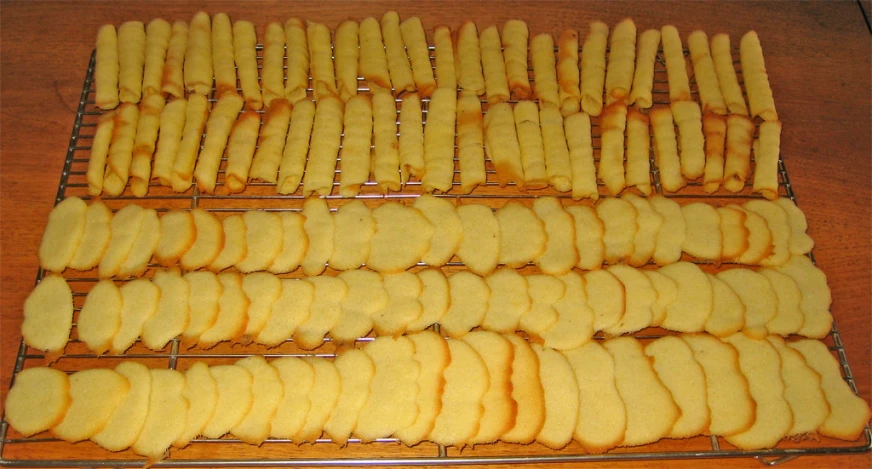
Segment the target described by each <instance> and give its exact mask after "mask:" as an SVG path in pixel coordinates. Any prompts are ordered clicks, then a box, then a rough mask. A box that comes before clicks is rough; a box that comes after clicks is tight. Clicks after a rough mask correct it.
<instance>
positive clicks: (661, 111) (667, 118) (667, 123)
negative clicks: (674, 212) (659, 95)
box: [648, 106, 687, 192]
mask: <svg viewBox="0 0 872 469" xmlns="http://www.w3.org/2000/svg"><path fill="white" fill-rule="evenodd" d="M648 118H649V119H650V120H651V131H652V133H653V134H654V163H655V164H656V165H657V169H658V170H659V171H660V185H661V186H663V189H664V190H665V191H667V192H675V191H677V190H679V189H681V188H682V187H684V186H686V185H687V182H686V181H685V180H684V177H682V176H681V162H680V161H679V159H678V146H677V143H676V142H675V125H674V123H673V121H672V110H670V109H669V108H668V107H666V106H655V107H653V108H652V109H651V112H650V113H648Z"/></svg>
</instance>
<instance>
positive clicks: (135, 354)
mask: <svg viewBox="0 0 872 469" xmlns="http://www.w3.org/2000/svg"><path fill="white" fill-rule="evenodd" d="M261 51H262V48H261V47H260V46H258V52H259V53H260V52H261ZM432 51H433V48H432V47H431V54H432ZM685 53H686V51H685ZM259 55H260V54H259ZM734 57H737V54H735V53H734ZM431 58H432V57H431ZM260 60H261V57H260V56H258V61H260ZM735 66H736V70H737V73H738V76H739V80H740V83H741V82H742V80H741V78H742V76H741V70H740V65H739V63H738V60H736V61H735ZM93 72H94V54H92V56H91V60H90V63H89V66H88V69H87V74H86V77H85V82H84V86H83V88H82V94H81V98H80V100H79V106H78V110H77V113H76V119H75V122H74V125H73V132H72V136H71V138H70V144H69V147H68V149H67V155H66V159H65V162H64V167H63V172H62V175H61V178H60V184H59V186H58V192H57V198H56V200H55V202H56V203H57V202H60V201H61V200H63V199H64V198H66V197H69V196H73V195H76V196H80V197H82V198H83V199H86V200H87V199H90V197H89V196H88V194H87V182H86V180H85V171H86V170H87V164H88V157H89V154H90V143H91V140H92V139H93V136H94V132H95V129H96V125H97V124H96V123H97V119H98V117H99V116H100V115H101V114H102V111H100V110H99V109H98V108H97V107H95V105H94V94H95V90H94V82H93ZM690 72H691V89H692V94H693V95H694V97H697V98H698V92H697V88H696V84H695V82H694V81H693V78H692V70H691V71H690ZM359 85H360V88H359V91H360V92H363V93H366V92H368V89H367V88H366V83H365V82H363V81H362V80H361V82H360V83H359ZM311 92H312V90H311V89H309V95H310V96H311ZM653 94H654V102H655V104H664V105H666V104H668V103H669V101H668V89H667V81H666V72H665V65H664V62H663V60H662V55H658V60H657V62H656V64H655V76H654V90H653ZM213 101H214V100H213ZM399 101H400V100H399V99H398V100H397V102H398V103H399ZM428 102H429V100H428V99H426V98H425V99H424V100H423V103H422V107H423V111H424V113H425V120H426V112H427V104H428ZM483 108H484V109H485V112H486V109H487V103H486V102H483ZM598 124H599V118H597V117H594V118H592V136H593V144H594V148H595V149H598V148H599V125H598ZM225 165H226V160H222V164H221V170H220V171H219V176H218V184H217V188H216V194H214V195H209V194H201V193H200V192H199V191H198V189H197V187H196V183H194V186H193V188H191V189H189V190H188V191H187V192H186V193H181V194H177V193H174V192H172V190H171V189H170V188H167V187H163V186H160V185H157V184H156V183H152V184H151V185H150V187H149V193H148V195H147V196H146V197H134V196H133V195H132V194H131V193H130V189H129V188H128V189H127V190H126V191H125V192H124V194H122V195H121V196H118V197H111V198H104V199H103V201H104V203H106V204H107V205H108V206H109V207H110V208H112V209H113V210H117V209H119V208H121V207H122V206H124V205H127V204H130V203H137V204H139V205H142V206H144V207H151V208H155V209H157V210H158V211H166V210H169V209H184V208H196V207H201V208H205V209H207V210H209V211H212V212H216V214H217V216H219V217H221V216H223V214H224V213H228V212H236V211H240V210H246V209H249V208H259V209H266V210H275V211H280V210H300V208H301V205H302V201H303V199H304V197H303V196H302V195H300V194H299V192H298V193H296V194H291V195H279V194H277V192H276V189H275V185H274V184H268V183H261V182H252V183H249V184H248V187H247V188H246V190H245V191H244V192H242V193H240V194H234V195H232V196H230V195H229V194H228V192H227V191H226V189H225V188H224V187H223V180H224V179H223V178H224V166H225ZM455 165H457V163H456V162H455ZM650 165H651V168H652V169H651V182H652V188H653V189H654V191H655V192H656V193H661V194H662V193H664V191H663V189H662V187H661V185H660V180H659V174H658V171H657V168H656V165H655V162H654V158H653V151H652V156H651V158H650ZM778 170H779V171H778V178H779V196H781V197H789V198H791V199H792V200H794V201H796V197H795V194H794V191H793V187H792V186H791V184H790V179H789V178H788V174H787V169H786V167H785V165H784V161H783V159H779V161H778ZM340 171H341V165H340V170H337V182H335V183H334V193H336V192H338V190H337V188H338V179H339V177H341V173H340ZM459 185H460V175H459V170H458V169H455V176H454V182H453V188H452V190H450V191H448V193H446V194H440V195H439V197H451V198H457V199H460V201H461V202H462V201H470V202H473V201H474V202H476V203H485V204H489V205H492V206H494V207H498V206H500V205H502V204H503V203H505V202H506V201H507V200H509V199H512V200H521V201H522V202H524V201H527V202H528V203H529V202H531V201H532V199H534V198H536V197H538V196H542V195H550V196H555V197H558V198H561V199H562V201H563V202H564V204H571V203H576V202H573V201H572V199H571V198H570V197H569V195H568V194H565V193H560V192H556V191H553V190H552V189H544V190H537V191H532V192H525V191H522V190H519V189H518V188H517V187H515V186H513V185H509V186H508V187H503V188H500V187H498V184H497V181H496V175H495V171H494V168H493V166H492V165H491V163H490V162H489V161H488V162H487V183H486V184H485V185H483V186H480V187H478V188H477V189H476V190H474V191H473V192H472V193H471V194H467V195H462V194H461V193H460V190H459ZM599 188H600V189H599V192H600V195H601V196H606V195H605V188H604V186H603V185H602V184H600V186H599ZM420 194H421V187H420V182H419V181H410V182H409V183H408V184H407V185H406V186H405V187H404V188H403V190H402V191H400V192H396V193H390V194H381V193H380V192H379V191H378V188H377V185H376V183H375V182H373V181H369V182H367V183H366V184H364V186H363V187H362V189H361V193H360V194H359V195H358V196H357V198H359V199H364V200H365V202H366V203H367V204H368V205H370V204H372V205H377V204H379V203H382V201H384V200H387V199H391V200H397V201H400V202H402V201H404V200H405V201H411V200H412V199H413V198H414V197H417V196H418V195H420ZM664 195H666V196H667V197H673V198H681V199H691V200H693V199H698V200H703V201H707V202H709V203H714V204H727V203H742V202H743V201H745V200H749V199H753V198H760V196H759V195H758V194H754V193H753V192H752V190H751V187H750V182H749V183H748V184H746V187H745V188H744V189H743V190H742V191H740V192H738V193H731V192H726V191H724V190H723V189H721V190H719V191H718V192H716V193H714V194H706V193H705V192H704V191H703V188H702V184H701V183H699V182H692V181H691V182H689V184H688V186H687V187H685V188H683V189H681V190H680V191H678V192H677V193H668V194H664ZM325 198H326V199H328V205H330V207H331V209H333V210H335V209H336V208H337V207H338V206H340V205H341V204H342V203H344V202H345V201H346V200H347V199H342V198H340V197H339V196H338V195H330V196H327V197H325ZM581 203H590V202H581ZM812 260H814V257H813V256H812ZM155 267H156V266H152V267H151V268H150V270H149V271H148V272H146V276H150V275H151V274H152V271H151V269H153V268H155ZM461 267H462V264H460V263H459V262H450V263H449V264H448V265H447V267H446V268H445V270H446V271H449V272H450V271H452V270H457V269H459V268H461ZM702 268H703V269H704V270H707V271H710V272H715V271H717V270H718V269H719V268H720V267H719V266H714V265H702ZM524 271H530V272H535V267H532V266H530V267H526V268H524V269H522V272H524ZM326 274H327V275H331V274H335V272H332V271H330V269H328V271H327V273H326ZM42 275H43V271H42V270H40V271H39V272H38V273H37V280H39V279H40V278H42ZM299 275H300V274H299V273H292V274H290V275H288V276H299ZM65 277H66V278H67V280H68V282H69V283H70V286H71V287H72V289H73V292H74V293H73V296H74V304H75V311H76V317H77V315H78V311H79V309H80V308H81V306H82V304H83V302H84V299H85V296H86V295H87V292H88V291H89V290H90V288H91V286H92V285H93V284H94V283H95V282H96V281H97V280H98V279H97V278H96V272H93V271H91V272H71V271H67V272H66V273H65ZM837 315H838V312H837ZM76 317H74V320H75V319H76ZM668 333H669V332H667V331H663V330H661V329H656V328H654V329H646V330H644V331H641V332H640V333H637V334H635V336H636V337H637V338H638V339H640V340H642V341H648V340H652V339H655V338H657V337H660V336H662V335H664V334H668ZM597 338H601V337H597ZM359 340H360V341H367V340H371V339H369V338H361V339H359ZM824 342H825V343H826V344H827V345H828V347H829V349H830V350H831V351H832V353H833V354H834V356H835V357H836V358H837V359H838V361H839V363H840V365H841V369H842V374H843V376H844V379H845V381H846V382H847V383H848V384H849V385H850V387H851V389H852V390H853V391H854V393H857V388H856V385H855V382H854V378H853V375H852V373H851V368H850V366H849V365H848V360H847V357H846V355H845V349H844V347H843V345H842V340H841V337H840V335H839V332H838V330H837V329H836V326H835V324H833V329H832V331H831V333H830V335H829V336H828V337H827V338H826V339H825V340H824ZM335 351H336V348H335V346H334V345H333V344H332V343H331V342H330V340H329V339H325V344H324V345H323V346H322V347H320V348H319V349H318V350H316V351H314V352H306V351H304V350H301V349H299V348H298V347H296V346H295V345H294V343H293V341H291V340H288V341H287V342H285V343H283V344H281V345H280V346H278V347H276V348H273V349H266V348H264V347H262V346H260V345H257V344H249V345H241V344H227V343H221V344H219V345H217V346H216V347H214V348H213V349H210V350H206V351H204V350H199V349H196V348H195V349H190V350H186V349H185V348H184V347H183V346H182V345H181V344H180V342H179V340H178V339H174V340H172V341H171V342H170V343H169V344H168V345H167V346H166V347H165V348H164V349H162V350H159V351H152V350H149V349H147V348H146V347H144V346H143V345H142V344H141V343H139V342H137V343H136V344H134V346H133V347H132V348H131V349H129V350H128V351H127V352H126V353H125V354H123V355H119V356H113V355H108V356H107V355H104V356H100V357H97V356H95V355H94V354H92V353H91V352H90V351H89V350H88V349H87V348H86V347H85V345H84V344H83V343H81V342H80V341H79V340H78V339H77V337H76V334H75V328H74V333H73V336H72V338H71V341H70V343H69V344H68V345H67V347H66V349H65V353H64V355H62V356H61V357H60V358H59V359H58V360H57V361H56V362H55V363H54V364H53V365H52V366H53V367H55V368H58V369H61V370H64V371H67V372H73V371H77V370H81V369H87V368H94V367H104V368H107V367H114V366H115V365H116V364H118V363H119V362H120V361H123V360H136V361H139V362H141V363H143V364H145V365H147V366H149V367H152V368H157V367H169V368H175V369H179V370H184V369H187V368H188V367H189V366H190V365H191V364H192V363H193V362H194V361H205V362H207V363H209V364H219V363H233V362H235V361H236V360H238V359H240V358H243V357H245V356H249V355H254V354H259V355H263V356H265V357H266V358H268V359H271V358H276V357H281V356H305V355H317V356H322V357H333V356H334V353H335ZM45 363H46V359H45V356H44V355H43V354H42V353H41V352H39V351H36V350H34V349H31V348H29V347H27V346H26V345H25V344H24V342H23V340H22V342H21V344H20V347H19V350H18V355H17V357H16V361H15V368H14V371H13V376H12V382H13V383H14V380H15V376H16V375H17V374H18V373H19V372H20V371H21V370H23V369H25V368H28V367H34V366H43V365H44V364H45ZM10 386H11V383H10ZM870 449H872V432H870V428H869V426H868V425H867V427H866V429H865V431H864V432H863V435H862V438H861V439H859V440H858V441H853V442H846V441H841V440H837V439H831V438H826V437H821V436H815V437H807V438H802V439H796V440H785V441H782V442H780V443H779V444H778V447H776V448H773V449H768V450H759V451H742V450H738V449H736V448H735V447H733V446H732V445H730V444H729V443H727V442H726V441H725V440H724V439H722V438H718V437H715V436H699V437H695V438H690V439H684V440H662V441H660V442H657V443H654V444H650V445H645V446H640V447H632V448H616V449H614V450H612V451H610V452H608V453H605V454H587V453H585V452H584V451H583V450H582V448H581V447H580V446H579V445H578V444H577V443H574V442H572V443H570V444H569V446H567V447H566V448H564V449H562V450H559V451H555V450H551V449H548V448H546V447H544V446H541V445H539V444H537V443H533V444H530V445H513V444H506V443H497V444H493V445H479V446H476V447H472V448H464V449H462V450H458V449H456V448H446V447H442V446H438V445H435V444H432V443H428V442H424V443H421V444H419V445H417V446H415V447H411V448H409V447H406V446H404V445H402V444H401V443H399V442H397V440H395V439H382V440H377V441H376V442H373V443H366V444H364V443H360V441H359V440H355V439H352V440H350V441H349V443H348V445H347V446H345V447H340V446H338V445H336V444H334V443H333V442H331V441H330V440H328V439H320V440H317V441H316V442H315V443H314V444H304V445H302V446H299V445H296V444H294V443H293V442H291V441H289V440H279V439H268V440H267V441H266V442H265V443H264V444H263V445H262V446H260V447H255V446H252V445H247V444H244V443H242V442H240V441H239V440H236V439H232V438H229V437H228V438H220V439H206V438H198V439H195V440H194V441H193V442H192V443H191V445H189V446H188V447H186V448H184V449H175V448H173V449H170V451H169V453H168V455H167V457H166V459H164V460H162V461H160V462H157V463H155V464H153V466H154V467H216V466H360V465H384V466H413V465H414V466H419V465H485V464H551V463H580V462H594V463H595V462H607V461H641V460H674V459H706V458H755V459H757V460H758V461H759V462H760V463H762V464H764V465H777V464H780V463H783V462H786V461H789V460H792V459H794V458H797V457H799V456H810V455H832V454H849V453H862V452H867V451H870ZM507 454H509V455H507ZM231 455H232V456H231ZM144 462H145V461H144V460H143V459H142V458H141V457H140V456H138V455H136V454H134V453H133V452H132V451H130V450H127V451H123V452H120V453H110V452H108V451H106V450H103V449H102V448H99V447H98V446H97V445H96V444H94V443H91V442H88V441H86V442H81V443H77V444H70V443H66V442H64V441H60V440H57V439H55V438H53V437H51V435H49V434H47V433H45V434H40V435H35V436H32V437H23V436H21V435H20V434H18V433H16V432H15V431H14V430H13V429H12V428H10V427H9V425H8V424H7V423H6V420H5V418H4V419H3V420H2V421H0V465H3V466H8V467H70V466H73V467H135V466H142V465H143V464H144Z"/></svg>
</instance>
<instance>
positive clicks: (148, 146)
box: [130, 93, 166, 197]
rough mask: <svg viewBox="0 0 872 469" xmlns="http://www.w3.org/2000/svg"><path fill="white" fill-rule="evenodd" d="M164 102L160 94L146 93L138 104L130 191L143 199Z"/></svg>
mask: <svg viewBox="0 0 872 469" xmlns="http://www.w3.org/2000/svg"><path fill="white" fill-rule="evenodd" d="M165 104H166V101H165V100H164V97H163V96H162V95H161V94H160V93H147V94H146V95H145V97H143V98H142V102H141V103H140V104H139V120H137V122H136V137H135V138H134V140H133V159H132V160H131V161H130V189H131V191H132V192H133V195H135V196H137V197H144V196H145V194H146V193H148V182H149V181H150V180H151V158H152V156H154V146H155V142H156V141H157V133H158V130H159V129H160V115H161V113H162V112H163V109H164V105H165Z"/></svg>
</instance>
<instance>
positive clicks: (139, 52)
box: [118, 21, 146, 103]
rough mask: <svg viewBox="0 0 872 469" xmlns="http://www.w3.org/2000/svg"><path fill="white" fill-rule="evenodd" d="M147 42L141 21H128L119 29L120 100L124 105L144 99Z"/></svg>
mask: <svg viewBox="0 0 872 469" xmlns="http://www.w3.org/2000/svg"><path fill="white" fill-rule="evenodd" d="M145 41H146V39H145V26H143V24H142V22H141V21H128V22H126V23H124V24H122V25H121V27H119V28H118V99H119V100H121V102H122V103H138V102H139V100H140V99H141V98H142V72H143V67H144V66H145Z"/></svg>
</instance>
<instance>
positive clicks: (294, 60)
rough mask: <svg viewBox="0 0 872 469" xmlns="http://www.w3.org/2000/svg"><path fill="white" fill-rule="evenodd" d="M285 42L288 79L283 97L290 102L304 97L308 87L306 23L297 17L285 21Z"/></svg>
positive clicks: (293, 102) (294, 102)
mask: <svg viewBox="0 0 872 469" xmlns="http://www.w3.org/2000/svg"><path fill="white" fill-rule="evenodd" d="M285 44H286V46H287V53H288V81H287V83H285V97H286V98H288V101H290V102H291V104H296V102H297V101H299V100H301V99H304V98H305V97H306V88H308V87H309V44H308V40H307V39H306V25H305V24H304V23H303V22H302V21H300V19H299V18H290V19H288V20H287V21H285Z"/></svg>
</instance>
